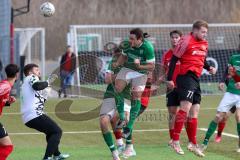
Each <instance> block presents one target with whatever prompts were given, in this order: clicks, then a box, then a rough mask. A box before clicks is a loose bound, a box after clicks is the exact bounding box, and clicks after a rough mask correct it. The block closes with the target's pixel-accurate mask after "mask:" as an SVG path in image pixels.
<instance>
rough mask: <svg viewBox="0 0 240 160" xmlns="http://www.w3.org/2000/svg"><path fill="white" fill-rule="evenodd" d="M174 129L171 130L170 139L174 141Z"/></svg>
mask: <svg viewBox="0 0 240 160" xmlns="http://www.w3.org/2000/svg"><path fill="white" fill-rule="evenodd" d="M173 134H174V129H169V136H170V139H173Z"/></svg>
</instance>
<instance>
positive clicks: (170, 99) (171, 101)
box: [166, 89, 180, 107]
mask: <svg viewBox="0 0 240 160" xmlns="http://www.w3.org/2000/svg"><path fill="white" fill-rule="evenodd" d="M166 102H167V107H171V106H176V107H177V106H179V105H180V101H179V97H178V93H177V90H176V89H174V90H173V91H171V92H168V94H167V95H166Z"/></svg>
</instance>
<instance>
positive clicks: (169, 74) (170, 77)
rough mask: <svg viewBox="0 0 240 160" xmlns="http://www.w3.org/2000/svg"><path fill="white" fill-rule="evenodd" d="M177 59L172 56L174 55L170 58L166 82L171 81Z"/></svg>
mask: <svg viewBox="0 0 240 160" xmlns="http://www.w3.org/2000/svg"><path fill="white" fill-rule="evenodd" d="M178 59H179V58H178V57H176V56H174V55H173V56H172V58H171V61H170V65H169V70H168V75H167V80H168V81H171V80H172V76H173V72H174V70H175V67H176V63H177V61H178Z"/></svg>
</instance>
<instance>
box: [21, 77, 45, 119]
mask: <svg viewBox="0 0 240 160" xmlns="http://www.w3.org/2000/svg"><path fill="white" fill-rule="evenodd" d="M36 82H39V78H38V77H37V76H35V75H33V74H32V75H29V76H27V77H26V78H25V79H24V81H23V84H22V86H21V114H22V120H23V122H24V123H27V122H28V121H30V120H32V119H34V118H36V117H39V116H40V115H42V114H44V112H43V109H44V103H45V101H46V96H45V95H44V90H41V91H35V90H34V89H33V87H32V86H33V84H34V83H36Z"/></svg>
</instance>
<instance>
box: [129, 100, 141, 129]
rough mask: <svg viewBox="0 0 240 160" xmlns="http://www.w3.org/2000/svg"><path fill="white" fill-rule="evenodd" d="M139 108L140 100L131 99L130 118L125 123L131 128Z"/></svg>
mask: <svg viewBox="0 0 240 160" xmlns="http://www.w3.org/2000/svg"><path fill="white" fill-rule="evenodd" d="M140 108H141V102H140V100H132V101H131V110H130V118H129V122H128V124H127V127H128V128H129V129H130V130H132V128H133V124H134V122H135V120H136V118H137V116H138V112H139V110H140Z"/></svg>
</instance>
